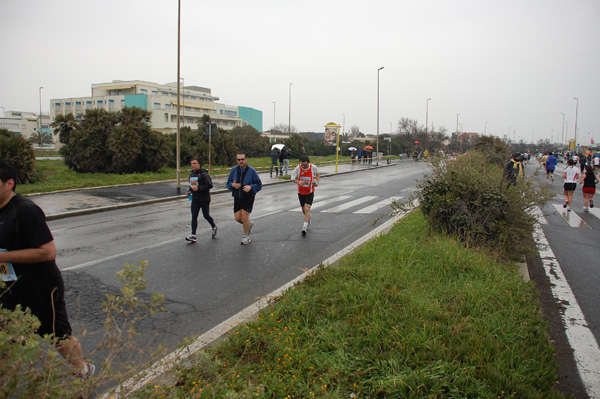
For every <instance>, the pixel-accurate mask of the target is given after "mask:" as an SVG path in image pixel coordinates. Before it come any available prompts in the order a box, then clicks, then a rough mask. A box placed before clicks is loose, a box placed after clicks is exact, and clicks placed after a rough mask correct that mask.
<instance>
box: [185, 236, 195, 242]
mask: <svg viewBox="0 0 600 399" xmlns="http://www.w3.org/2000/svg"><path fill="white" fill-rule="evenodd" d="M185 239H186V241H191V242H196V234H190V235H189V236H187V237H185Z"/></svg>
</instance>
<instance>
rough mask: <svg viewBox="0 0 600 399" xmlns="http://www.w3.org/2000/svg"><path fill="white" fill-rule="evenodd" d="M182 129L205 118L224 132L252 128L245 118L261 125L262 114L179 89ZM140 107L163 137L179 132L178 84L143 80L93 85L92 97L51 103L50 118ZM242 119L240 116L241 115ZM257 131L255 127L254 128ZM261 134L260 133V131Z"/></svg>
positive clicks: (207, 92)
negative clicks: (250, 117)
mask: <svg viewBox="0 0 600 399" xmlns="http://www.w3.org/2000/svg"><path fill="white" fill-rule="evenodd" d="M180 91H181V93H180V95H181V98H180V126H181V127H184V126H189V127H191V128H192V129H195V128H197V126H198V124H199V123H200V121H201V119H202V116H203V115H205V114H206V115H209V116H210V118H211V120H212V121H213V122H214V123H216V124H217V126H218V127H220V128H223V129H227V130H229V129H233V128H234V127H236V126H245V125H249V124H250V125H253V126H254V122H252V121H248V120H244V118H243V115H245V114H248V113H249V112H250V114H251V115H252V119H254V120H255V121H256V120H259V121H260V127H261V128H262V112H261V111H257V110H253V109H252V108H246V107H238V106H231V105H226V104H220V103H217V102H216V101H218V100H219V98H218V97H215V96H213V95H212V93H211V90H210V89H207V88H204V87H198V86H185V87H181V89H180ZM134 106H135V107H139V108H142V109H145V110H148V111H150V112H152V121H151V122H152V128H153V129H155V130H158V131H160V132H163V133H172V132H175V131H177V83H170V84H164V85H161V84H157V83H151V82H144V81H140V80H129V81H121V80H115V81H113V82H111V83H95V84H92V95H91V96H90V97H80V98H63V99H52V100H50V117H51V118H52V120H54V118H55V117H56V116H57V115H65V114H69V113H71V114H73V115H75V117H76V118H77V119H81V118H83V115H84V113H85V110H86V109H94V108H102V109H105V110H106V111H119V110H120V109H122V108H124V107H134ZM241 113H242V114H243V115H240V114H241ZM255 127H256V126H255ZM259 131H260V130H259Z"/></svg>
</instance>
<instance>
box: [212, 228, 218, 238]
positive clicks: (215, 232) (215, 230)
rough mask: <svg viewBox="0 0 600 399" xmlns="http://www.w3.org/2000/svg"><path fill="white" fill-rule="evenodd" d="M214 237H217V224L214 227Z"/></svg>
mask: <svg viewBox="0 0 600 399" xmlns="http://www.w3.org/2000/svg"><path fill="white" fill-rule="evenodd" d="M212 238H217V225H215V227H213V228H212Z"/></svg>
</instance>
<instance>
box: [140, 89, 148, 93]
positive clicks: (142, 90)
mask: <svg viewBox="0 0 600 399" xmlns="http://www.w3.org/2000/svg"><path fill="white" fill-rule="evenodd" d="M140 92H141V93H142V94H148V90H146V89H140Z"/></svg>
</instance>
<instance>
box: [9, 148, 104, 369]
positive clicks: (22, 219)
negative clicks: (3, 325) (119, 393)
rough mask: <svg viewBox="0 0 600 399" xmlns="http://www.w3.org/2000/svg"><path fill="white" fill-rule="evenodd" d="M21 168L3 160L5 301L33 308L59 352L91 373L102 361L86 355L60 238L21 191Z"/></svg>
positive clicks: (41, 332) (41, 331)
mask: <svg viewBox="0 0 600 399" xmlns="http://www.w3.org/2000/svg"><path fill="white" fill-rule="evenodd" d="M16 187H17V172H16V170H15V169H14V168H13V167H12V166H11V165H9V164H8V163H6V162H4V161H2V160H0V273H1V274H0V275H1V278H2V280H4V281H5V282H6V283H7V286H6V287H5V288H3V289H1V290H0V303H1V304H2V306H3V307H4V308H6V309H9V310H14V309H15V308H16V306H17V305H21V308H22V309H26V308H28V309H29V310H30V311H31V313H32V314H33V315H34V316H35V317H37V318H38V319H39V321H40V323H41V324H40V327H39V328H38V330H37V331H36V333H37V334H38V335H40V336H44V335H51V336H52V339H53V345H54V347H55V348H56V349H57V350H58V352H59V353H60V354H61V355H62V356H63V357H64V358H65V359H66V360H67V361H68V362H69V363H71V365H72V366H73V367H74V368H75V374H76V375H77V376H78V377H80V378H82V379H86V378H88V377H89V376H91V375H93V374H94V372H95V370H96V367H95V366H94V365H93V364H92V363H89V362H86V361H84V360H83V351H82V349H81V344H80V343H79V340H78V339H77V338H75V337H74V336H73V335H72V333H73V330H72V328H71V324H70V323H69V317H68V315H67V308H66V304H65V296H64V295H65V284H64V281H63V278H62V274H61V272H60V270H59V269H58V267H57V266H56V247H55V245H54V238H53V237H52V233H51V232H50V229H49V228H48V225H47V224H46V215H44V212H43V211H42V209H41V208H40V207H39V206H37V205H36V204H35V203H34V202H33V201H31V200H29V199H27V198H25V197H23V196H21V195H20V194H16V193H15V189H16Z"/></svg>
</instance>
